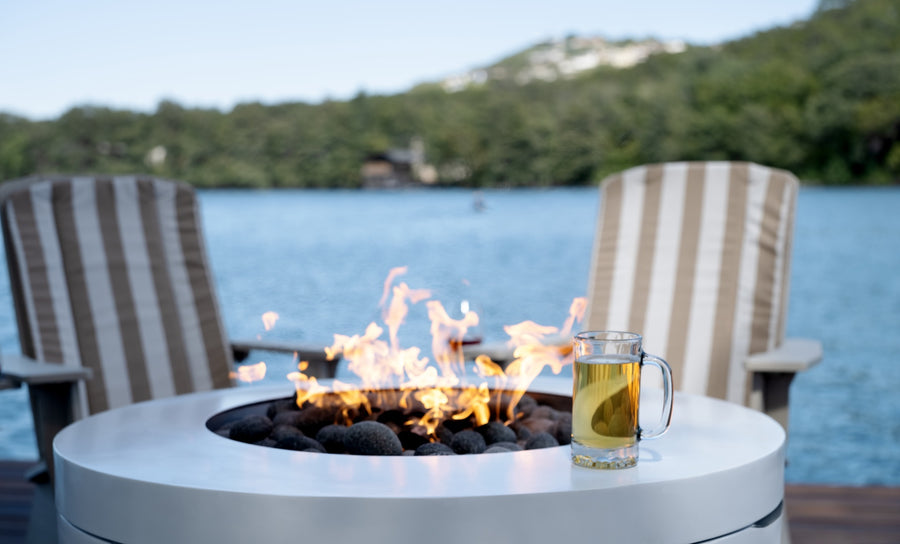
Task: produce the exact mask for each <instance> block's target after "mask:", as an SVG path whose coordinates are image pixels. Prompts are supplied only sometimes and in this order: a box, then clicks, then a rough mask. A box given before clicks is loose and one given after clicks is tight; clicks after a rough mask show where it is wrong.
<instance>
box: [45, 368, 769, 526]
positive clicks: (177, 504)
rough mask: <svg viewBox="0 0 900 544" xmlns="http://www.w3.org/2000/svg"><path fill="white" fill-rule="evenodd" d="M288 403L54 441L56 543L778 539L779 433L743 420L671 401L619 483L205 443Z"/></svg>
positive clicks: (115, 414)
mask: <svg viewBox="0 0 900 544" xmlns="http://www.w3.org/2000/svg"><path fill="white" fill-rule="evenodd" d="M326 383H327V382H326ZM571 387H572V386H571V379H562V378H559V379H557V378H549V379H544V380H540V381H538V382H536V383H534V384H532V387H531V389H532V390H534V391H538V392H543V393H552V394H562V395H571ZM290 393H291V390H290V387H289V386H288V387H284V386H278V387H271V386H265V387H240V388H233V389H227V390H219V391H214V392H209V393H199V394H191V395H184V396H179V397H173V398H170V399H165V400H156V401H150V402H145V403H140V404H135V405H131V406H127V407H124V408H119V409H116V410H110V411H108V412H103V413H100V414H97V415H94V416H92V417H89V418H87V419H84V420H82V421H79V422H77V423H74V424H73V425H70V426H69V427H67V428H65V429H63V431H62V432H60V433H59V434H58V435H57V437H56V440H55V441H54V460H55V467H56V484H55V487H56V504H57V509H58V514H59V516H58V526H59V536H60V541H61V542H63V543H109V542H120V543H145V542H146V543H154V544H155V543H159V542H171V543H175V542H216V543H217V544H224V543H231V542H234V543H246V542H267V543H280V542H284V543H291V544H295V543H297V542H358V543H383V542H385V543H386V542H428V543H429V544H442V543H448V544H449V543H454V544H455V543H458V542H491V543H504V542H510V543H513V542H514V543H531V542H535V543H544V542H586V541H590V542H666V543H678V542H684V543H691V542H716V543H729V544H731V543H738V542H741V543H744V542H778V541H779V539H780V535H781V520H782V517H781V511H782V499H783V496H784V444H785V435H784V431H783V430H782V428H781V427H780V426H779V425H778V424H777V423H776V422H775V421H774V420H772V419H770V418H769V417H767V416H765V415H762V414H760V413H758V412H755V411H752V410H749V409H746V408H744V407H741V406H738V405H735V404H730V403H726V402H723V401H719V400H715V399H710V398H706V397H700V396H692V395H683V394H676V396H675V406H674V410H673V417H672V426H671V428H670V430H669V432H668V433H667V434H666V435H665V436H663V437H662V438H660V439H658V440H653V441H645V442H642V443H641V446H640V460H639V462H638V465H637V467H634V468H629V469H623V470H612V471H604V470H591V469H585V468H581V467H577V466H573V465H572V463H571V461H570V459H569V446H560V447H555V448H547V449H541V450H529V451H521V452H510V453H493V454H480V455H460V456H436V457H412V456H402V457H401V456H397V457H374V456H353V455H334V454H323V453H307V452H295V451H288V450H279V449H274V448H266V447H261V446H256V445H252V444H244V443H241V442H237V441H234V440H229V439H227V438H223V437H222V436H219V435H217V434H215V433H213V432H212V431H210V430H209V429H208V428H207V427H206V422H207V420H208V419H209V418H210V417H212V416H214V415H215V414H218V413H220V412H222V411H224V410H229V409H231V408H235V407H238V406H242V405H246V404H250V403H256V402H261V401H265V400H269V399H275V398H279V397H285V396H286V395H289V394H290ZM645 393H646V394H647V395H649V396H650V397H653V393H654V391H647V392H645ZM651 400H652V399H651ZM647 404H652V403H651V401H647ZM642 407H643V408H644V410H645V411H646V413H648V414H655V413H657V412H656V411H655V410H654V409H653V408H652V407H647V406H646V405H645V406H642Z"/></svg>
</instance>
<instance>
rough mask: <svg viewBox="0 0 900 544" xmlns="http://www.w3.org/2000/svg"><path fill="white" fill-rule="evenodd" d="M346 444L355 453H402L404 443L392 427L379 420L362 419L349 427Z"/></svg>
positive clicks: (345, 439)
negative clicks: (401, 442)
mask: <svg viewBox="0 0 900 544" xmlns="http://www.w3.org/2000/svg"><path fill="white" fill-rule="evenodd" d="M344 446H345V447H346V448H347V452H348V453H351V454H353V455H401V454H402V453H403V445H402V444H400V439H399V438H397V435H396V434H394V431H392V430H391V428H390V427H388V426H387V425H385V424H383V423H378V422H377V421H360V422H359V423H354V424H353V425H351V426H350V427H349V428H348V429H347V434H345V435H344Z"/></svg>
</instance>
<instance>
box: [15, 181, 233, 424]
mask: <svg viewBox="0 0 900 544" xmlns="http://www.w3.org/2000/svg"><path fill="white" fill-rule="evenodd" d="M10 183H11V185H10V186H8V187H6V191H5V197H4V198H3V201H2V220H3V232H4V238H5V243H6V251H7V259H8V265H9V269H10V279H11V286H12V290H13V298H14V305H15V308H16V315H17V321H18V326H19V336H20V342H21V346H22V352H23V353H24V354H25V355H28V356H31V357H35V358H37V359H42V360H46V361H53V362H65V363H71V364H81V365H84V366H87V367H90V368H91V369H93V371H94V374H93V375H94V377H93V379H92V380H90V381H89V382H88V383H87V385H86V388H87V403H88V409H89V411H90V412H91V413H94V412H98V411H102V410H106V409H108V408H114V407H117V406H122V405H125V404H129V403H132V402H137V401H142V400H147V399H151V398H159V397H166V396H170V395H174V394H181V393H187V392H191V391H199V390H208V389H211V388H220V387H226V386H229V385H230V384H231V381H230V379H229V377H228V372H229V370H230V368H231V364H232V359H231V357H232V356H231V352H230V350H229V349H227V344H226V337H225V334H224V328H223V326H222V322H221V319H220V314H219V309H218V304H217V301H216V296H215V292H214V289H213V283H212V279H211V277H210V271H209V266H208V264H207V258H206V249H205V247H204V242H203V237H202V233H201V230H200V221H199V216H198V209H197V202H196V199H195V195H194V191H193V189H192V188H191V187H190V186H187V185H185V184H181V183H176V182H171V181H163V180H157V179H151V178H142V177H115V178H110V177H98V178H88V177H76V178H70V179H46V180H41V179H31V180H25V181H24V182H10ZM10 187H16V189H13V190H10Z"/></svg>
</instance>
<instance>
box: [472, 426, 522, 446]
mask: <svg viewBox="0 0 900 544" xmlns="http://www.w3.org/2000/svg"><path fill="white" fill-rule="evenodd" d="M475 431H477V432H478V433H479V434H480V435H481V436H483V437H484V441H485V442H486V443H487V444H488V445H491V444H493V443H495V442H515V441H516V432H515V431H514V430H512V429H510V428H509V427H507V426H506V425H504V424H502V423H500V422H499V421H491V422H490V423H487V424H485V425H482V426H481V427H478V428H476V429H475Z"/></svg>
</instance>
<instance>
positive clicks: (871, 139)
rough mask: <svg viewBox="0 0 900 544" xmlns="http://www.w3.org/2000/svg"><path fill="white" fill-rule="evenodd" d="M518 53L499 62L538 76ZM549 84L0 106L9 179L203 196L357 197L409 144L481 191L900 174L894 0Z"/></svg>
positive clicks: (504, 82) (826, 3)
mask: <svg viewBox="0 0 900 544" xmlns="http://www.w3.org/2000/svg"><path fill="white" fill-rule="evenodd" d="M570 39H573V38H570ZM585 39H587V38H585ZM585 39H582V40H581V41H580V42H578V43H582V44H583V43H586V42H585V41H584V40H585ZM592 39H594V38H592ZM594 40H596V39H594ZM567 43H568V42H567ZM538 46H541V44H538V45H537V46H535V47H538ZM566 47H567V50H570V52H571V53H572V54H573V55H574V54H580V53H584V49H583V47H582V46H576V45H573V46H571V47H569V46H568V45H567V46H566ZM579 47H582V48H581V49H579ZM533 49H534V48H529V50H533ZM526 52H528V51H525V52H522V53H520V54H516V55H512V56H511V57H510V58H508V59H504V60H503V61H500V62H498V63H497V64H496V65H494V66H493V68H497V67H499V68H505V69H506V70H507V72H506V73H509V72H510V71H521V70H525V69H531V64H529V63H530V62H531V61H529V58H533V57H532V56H529V55H526V54H525V53H526ZM532 52H533V51H532ZM544 57H546V55H545V56H544ZM532 64H533V63H532ZM490 68H492V67H487V68H486V70H489V69H490ZM486 73H487V72H486ZM539 73H543V74H551V73H552V66H551V71H550V72H547V71H543V72H539ZM556 76H558V77H551V76H547V77H533V78H521V77H519V78H516V77H483V78H481V79H480V80H477V81H475V82H474V83H473V82H471V81H469V82H465V84H464V85H460V86H457V87H456V88H454V89H452V90H453V91H454V92H450V91H449V90H447V86H446V82H443V83H442V82H435V83H433V84H425V85H420V86H418V87H416V88H413V89H411V90H410V91H409V92H406V93H403V94H397V95H391V96H373V95H366V94H359V95H358V96H356V97H354V98H353V99H352V100H348V101H327V102H324V103H321V104H306V103H285V104H280V105H274V106H264V105H261V104H242V105H239V106H237V107H235V108H234V109H233V110H232V111H230V112H227V113H225V112H220V111H217V110H201V109H187V108H183V107H181V106H179V105H178V104H175V103H172V102H163V103H161V104H160V105H159V107H158V109H157V110H156V112H154V113H152V114H141V113H134V112H129V111H120V110H111V109H106V108H96V107H90V108H88V107H82V108H74V109H71V110H70V111H68V112H67V113H65V114H64V115H62V116H61V117H60V118H58V119H55V120H53V121H43V122H33V121H29V120H26V119H22V118H17V117H14V116H10V115H2V114H0V179H8V178H13V177H18V176H23V175H29V174H33V173H53V172H104V173H124V172H130V173H133V172H150V173H154V174H158V175H161V176H167V177H173V178H178V179H183V180H186V181H188V182H190V183H193V184H195V185H198V186H204V187H212V186H243V187H281V186H290V187H358V186H360V185H361V183H362V178H361V168H362V166H363V164H364V161H365V160H366V158H367V157H372V156H384V154H385V153H386V152H388V151H389V150H394V149H398V148H407V147H409V146H410V142H413V141H416V142H421V145H422V149H423V150H424V165H420V166H427V168H428V171H429V172H430V174H429V176H428V177H429V179H431V178H434V179H435V180H436V181H437V182H438V183H443V184H459V185H464V186H472V187H486V186H521V185H566V184H585V183H591V182H595V181H597V180H598V179H600V178H601V177H602V176H604V175H605V174H607V173H609V172H612V171H616V170H620V169H622V168H625V167H628V166H632V165H636V164H642V163H648V162H657V161H668V160H690V159H732V160H751V161H756V162H760V163H765V164H768V165H772V166H777V167H782V168H787V169H789V170H792V171H793V172H795V173H796V174H797V175H798V176H800V177H801V178H802V179H804V180H807V181H810V182H820V183H830V184H863V183H868V184H883V183H896V182H898V181H900V143H898V140H900V3H898V2H897V1H896V0H856V1H839V0H838V1H835V0H823V1H822V3H821V5H820V7H819V9H818V10H817V11H816V12H815V13H814V14H813V15H812V16H811V17H810V18H809V19H808V20H806V21H802V22H799V23H796V24H794V25H792V26H790V27H783V28H774V29H771V30H768V31H765V32H760V33H757V34H755V35H752V36H748V37H746V38H743V39H740V40H736V41H732V42H729V43H725V44H721V45H717V46H712V47H692V46H687V47H686V48H683V50H682V51H681V52H668V51H659V52H655V53H651V54H649V56H646V58H642V59H640V60H639V61H638V62H637V63H636V64H633V65H632V66H630V67H626V68H621V67H619V68H617V67H613V66H610V65H603V64H598V65H597V66H596V67H593V68H590V69H583V70H578V71H569V72H566V73H565V74H563V73H562V72H560V71H559V70H558V65H557V73H556ZM563 76H564V77H563Z"/></svg>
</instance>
